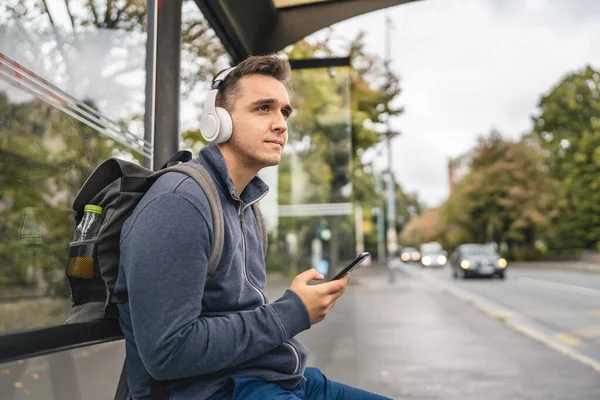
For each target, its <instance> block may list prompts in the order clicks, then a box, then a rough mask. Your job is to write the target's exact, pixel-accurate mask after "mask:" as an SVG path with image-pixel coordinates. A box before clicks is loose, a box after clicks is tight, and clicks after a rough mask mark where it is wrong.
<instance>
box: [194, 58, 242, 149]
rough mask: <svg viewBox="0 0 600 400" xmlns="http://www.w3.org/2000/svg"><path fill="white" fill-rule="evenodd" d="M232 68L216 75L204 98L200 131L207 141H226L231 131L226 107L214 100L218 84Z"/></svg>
mask: <svg viewBox="0 0 600 400" xmlns="http://www.w3.org/2000/svg"><path fill="white" fill-rule="evenodd" d="M234 69H235V67H234V68H229V69H226V70H225V71H223V72H221V73H220V74H219V75H217V77H216V78H215V79H214V81H213V83H212V86H211V88H210V91H209V92H208V95H207V96H206V100H204V108H203V109H202V116H201V117H200V133H201V134H202V137H204V139H205V140H206V141H207V142H214V143H223V142H226V141H228V140H229V138H230V137H231V133H232V132H233V123H232V121H231V116H230V115H229V113H228V112H227V110H226V109H224V108H222V107H217V105H216V100H217V94H218V93H219V86H220V85H221V83H222V82H223V81H224V80H225V78H226V77H227V75H229V73H230V72H231V71H233V70H234Z"/></svg>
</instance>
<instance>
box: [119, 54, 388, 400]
mask: <svg viewBox="0 0 600 400" xmlns="http://www.w3.org/2000/svg"><path fill="white" fill-rule="evenodd" d="M289 75H290V67H289V64H288V62H287V61H284V60H281V59H279V58H277V57H275V56H262V57H250V58H248V59H247V60H245V61H243V62H242V63H240V64H239V65H238V66H237V67H236V68H235V69H233V70H232V71H231V72H230V73H229V74H228V75H227V76H226V77H225V79H224V80H223V81H222V82H221V83H220V85H219V87H218V90H219V93H218V95H217V98H216V105H217V106H219V107H222V108H224V109H225V110H227V112H228V113H229V115H230V116H231V121H232V125H233V133H232V135H231V138H230V139H229V140H227V141H226V142H223V143H218V144H214V143H212V144H210V145H209V146H207V147H206V148H204V149H202V151H201V152H200V157H199V158H198V159H195V160H193V162H198V163H201V164H202V165H204V167H205V168H206V169H207V170H208V171H209V173H210V174H211V176H212V178H213V180H214V183H215V185H216V186H217V189H218V191H219V195H220V200H221V204H222V207H223V217H224V224H225V232H224V233H225V239H224V242H225V243H224V248H223V253H222V256H221V260H220V263H219V267H218V269H217V271H216V273H215V274H214V275H211V276H207V264H208V258H209V255H210V251H211V247H212V238H213V236H212V234H213V232H212V229H213V228H212V227H213V222H212V216H211V210H210V206H209V204H208V201H207V198H206V196H205V194H204V192H203V191H202V189H201V188H200V187H199V186H198V185H197V184H196V183H195V181H194V180H193V179H191V178H189V177H187V176H186V175H183V174H180V173H176V172H172V173H167V174H165V175H163V176H162V177H161V178H160V179H159V180H158V181H157V182H156V183H155V184H154V185H153V186H152V188H151V189H150V190H149V191H148V193H147V194H146V195H145V196H144V198H143V199H142V200H141V201H140V203H139V204H138V206H137V207H136V209H135V211H134V212H133V214H132V215H131V217H130V218H129V219H128V220H127V222H126V223H125V225H124V226H123V230H122V233H121V269H120V273H119V277H118V280H117V284H116V292H117V293H118V292H127V293H128V297H129V303H128V304H123V305H119V311H120V323H121V328H122V330H123V332H124V334H125V338H126V350H127V368H128V369H127V372H128V383H129V388H130V390H131V392H132V395H133V397H134V398H135V399H149V398H150V397H151V386H152V387H153V389H152V391H154V393H152V397H155V395H156V392H158V390H157V388H159V389H160V390H161V391H164V392H165V393H166V394H167V396H168V397H169V398H173V399H206V398H210V399H231V398H235V399H252V398H257V399H269V398H275V397H276V398H278V399H297V398H303V399H305V398H306V399H308V398H311V399H312V398H315V399H317V398H318V399H326V398H339V397H336V396H345V397H344V398H357V399H358V398H360V399H369V398H373V399H382V398H383V397H381V396H376V395H372V394H370V393H367V392H364V391H361V390H359V389H355V388H351V387H348V386H345V385H342V384H339V383H336V382H331V381H328V380H327V379H326V378H325V377H324V376H323V374H321V373H320V371H319V370H316V369H310V368H308V369H305V364H306V358H307V353H308V351H307V349H306V348H305V347H304V346H303V345H302V343H301V342H300V341H299V340H298V339H297V338H296V335H297V334H298V333H300V332H302V331H304V330H306V329H309V328H310V327H311V325H312V324H315V323H317V322H319V321H321V320H323V319H324V318H325V316H326V314H327V312H328V311H329V310H330V309H331V307H333V305H334V304H335V301H336V300H337V299H338V298H339V297H340V296H341V295H342V293H343V292H344V290H345V288H346V285H347V284H348V280H349V277H348V276H346V277H345V278H343V279H340V280H337V281H333V282H327V283H323V284H320V285H308V283H309V282H310V281H312V280H315V279H316V280H321V279H323V276H322V275H320V274H318V273H317V272H316V271H315V270H314V269H311V270H308V271H306V272H304V273H302V274H300V275H298V276H297V277H296V278H294V280H293V281H292V284H291V286H290V288H289V289H288V290H287V291H286V292H285V293H284V294H283V296H282V297H281V298H279V299H277V300H276V301H274V302H272V303H268V301H267V299H266V295H265V278H266V268H265V260H264V256H263V249H262V244H261V240H260V233H259V230H258V226H257V223H256V219H255V216H254V214H253V212H252V209H251V208H250V206H251V205H252V204H253V203H255V202H257V201H258V200H260V199H261V198H262V197H263V196H264V195H265V194H266V192H267V190H268V188H267V186H266V185H265V183H264V182H262V181H261V180H260V178H258V177H257V176H256V175H257V173H258V171H260V170H261V169H262V168H264V167H268V166H272V165H277V164H278V163H279V161H280V159H281V153H282V151H283V148H284V146H285V145H286V143H287V138H288V136H287V119H288V117H289V116H290V114H291V112H292V108H291V106H290V104H289V103H290V101H289V96H288V92H287V90H286V87H285V86H284V83H285V82H286V81H287V80H288V79H289ZM157 381H158V383H157Z"/></svg>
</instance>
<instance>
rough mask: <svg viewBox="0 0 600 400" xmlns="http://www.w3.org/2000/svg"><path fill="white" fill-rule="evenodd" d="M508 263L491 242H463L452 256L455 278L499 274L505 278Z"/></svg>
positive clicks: (501, 277) (452, 268) (451, 266)
mask: <svg viewBox="0 0 600 400" xmlns="http://www.w3.org/2000/svg"><path fill="white" fill-rule="evenodd" d="M507 265H508V263H507V262H506V260H505V259H504V258H502V257H501V256H500V254H498V252H497V251H496V249H495V248H494V246H492V245H490V244H476V243H469V244H463V245H460V246H458V248H457V249H456V251H455V252H454V253H453V254H452V256H451V257H450V268H451V270H452V277H453V278H458V277H461V278H463V279H466V278H469V277H471V276H489V277H494V276H497V277H499V278H500V279H504V277H505V276H506V267H507Z"/></svg>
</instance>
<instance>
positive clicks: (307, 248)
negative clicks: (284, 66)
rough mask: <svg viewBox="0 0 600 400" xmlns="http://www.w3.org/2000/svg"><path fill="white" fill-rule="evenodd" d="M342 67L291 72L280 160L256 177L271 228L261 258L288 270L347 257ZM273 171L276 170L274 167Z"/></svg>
mask: <svg viewBox="0 0 600 400" xmlns="http://www.w3.org/2000/svg"><path fill="white" fill-rule="evenodd" d="M349 71H350V69H349V68H345V67H340V68H331V69H324V68H322V69H310V70H296V71H293V76H292V86H293V90H291V93H290V94H291V99H290V100H291V102H292V105H293V107H294V109H296V110H297V111H296V112H295V113H294V115H293V116H292V118H291V119H290V122H289V127H288V132H289V140H288V144H287V146H286V148H285V150H284V154H283V157H282V159H281V163H280V164H279V166H278V167H277V168H273V169H271V170H269V169H267V170H266V171H264V172H263V173H262V174H261V176H262V177H263V178H264V179H265V180H266V181H267V183H268V184H269V185H270V186H271V193H272V194H270V195H269V196H267V197H266V198H265V199H263V201H262V208H263V210H265V214H266V215H265V219H266V220H267V225H268V227H269V228H270V232H271V236H272V237H271V241H270V245H269V255H268V260H267V265H268V266H269V268H270V269H279V270H281V271H282V272H284V273H288V274H295V273H297V272H301V271H303V270H304V269H306V268H309V267H315V268H317V267H319V268H320V269H321V270H322V271H327V269H328V266H329V265H337V263H338V260H339V259H340V257H342V256H343V257H344V258H349V259H352V258H354V246H346V245H344V246H341V245H340V244H341V243H353V240H354V226H353V222H352V221H353V218H352V204H351V195H352V179H351V177H352V175H351V171H352V136H351V131H350V102H349V98H350V93H349V80H350V77H349ZM275 171H276V172H275Z"/></svg>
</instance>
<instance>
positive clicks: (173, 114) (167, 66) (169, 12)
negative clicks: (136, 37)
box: [154, 0, 183, 168]
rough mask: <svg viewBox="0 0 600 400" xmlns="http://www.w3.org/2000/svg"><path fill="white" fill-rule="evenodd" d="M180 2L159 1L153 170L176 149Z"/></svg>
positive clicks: (170, 0)
mask: <svg viewBox="0 0 600 400" xmlns="http://www.w3.org/2000/svg"><path fill="white" fill-rule="evenodd" d="M182 4H183V0H169V1H160V2H159V7H158V25H157V27H156V28H157V44H156V52H157V58H156V102H155V106H156V108H155V120H154V124H155V133H154V167H155V168H157V167H160V166H161V165H163V164H164V163H165V161H167V160H168V159H169V157H170V156H171V155H172V154H173V153H175V152H176V151H177V150H179V85H180V79H179V77H180V66H181V9H182Z"/></svg>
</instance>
